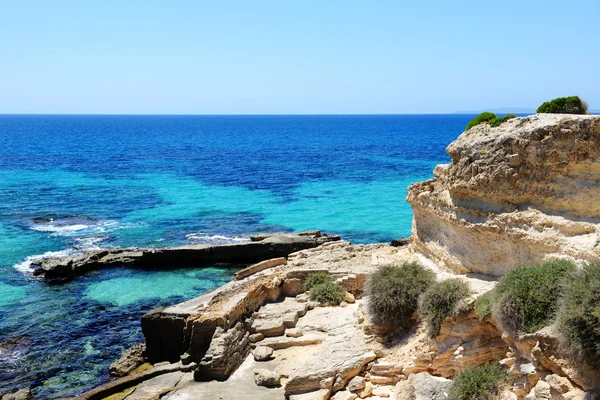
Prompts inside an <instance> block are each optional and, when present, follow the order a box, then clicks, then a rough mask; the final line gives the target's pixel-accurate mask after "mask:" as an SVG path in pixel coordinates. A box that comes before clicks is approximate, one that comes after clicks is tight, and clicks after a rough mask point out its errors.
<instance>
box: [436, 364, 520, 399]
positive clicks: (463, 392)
mask: <svg viewBox="0 0 600 400" xmlns="http://www.w3.org/2000/svg"><path fill="white" fill-rule="evenodd" d="M510 381H511V379H510V377H509V376H508V374H507V373H506V371H505V370H504V369H503V368H502V367H501V366H500V365H499V364H497V363H494V364H485V365H480V366H477V367H471V366H467V367H465V369H463V370H462V371H460V372H459V373H458V374H456V375H455V376H454V380H453V381H452V386H450V390H449V391H448V400H496V399H499V398H500V396H501V393H502V391H503V390H504V389H505V388H507V387H508V385H509V384H510Z"/></svg>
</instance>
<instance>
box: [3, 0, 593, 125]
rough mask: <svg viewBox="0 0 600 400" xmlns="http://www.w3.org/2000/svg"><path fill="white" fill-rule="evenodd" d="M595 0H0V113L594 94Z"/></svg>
mask: <svg viewBox="0 0 600 400" xmlns="http://www.w3.org/2000/svg"><path fill="white" fill-rule="evenodd" d="M599 20H600V1H598V0H579V1H577V2H566V1H564V0H561V1H555V0H544V1H541V0H520V1H512V0H506V1H501V2H500V1H491V0H489V1H481V0H478V1H461V0H456V1H447V0H443V1H441V0H440V1H432V0H429V1H427V0H421V1H414V0H412V1H402V0H395V1H377V0H370V1H364V0H363V1H353V0H344V1H338V0H326V1H323V0H320V1H313V0H303V1H286V0H277V1H270V0H264V1H261V0H256V1H227V0H223V1H214V0H213V1H200V0H197V1H185V0H179V1H153V0H144V1H136V0H128V1H111V0H104V1H80V0H79V1H61V0H53V1H28V0H13V1H4V0H0V113H48V114H54V113H59V114H388V113H392V114H404V113H407V114H410V113H447V112H453V111H457V110H482V109H487V108H500V107H528V108H536V107H537V106H538V105H539V104H541V103H542V102H544V101H546V100H549V99H552V98H555V97H560V96H569V95H579V96H580V97H582V98H583V99H585V100H586V101H587V102H588V103H589V104H590V107H591V108H595V109H600V51H599V50H600V23H598V21H599Z"/></svg>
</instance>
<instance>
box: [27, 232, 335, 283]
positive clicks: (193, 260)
mask: <svg viewBox="0 0 600 400" xmlns="http://www.w3.org/2000/svg"><path fill="white" fill-rule="evenodd" d="M259 239H260V240H259ZM338 240H340V237H339V236H337V235H332V236H328V235H325V234H322V233H321V232H320V231H307V232H299V233H278V234H272V235H261V236H258V237H254V236H253V237H252V241H249V242H243V243H235V244H224V245H204V244H199V245H190V246H179V247H165V248H115V249H101V250H90V251H87V252H86V253H84V254H79V255H73V256H65V257H49V258H45V259H42V260H40V261H37V264H36V266H37V267H38V268H37V269H36V270H35V271H34V274H35V275H36V276H42V277H43V278H44V279H45V280H46V281H49V282H64V281H68V280H71V279H73V278H74V277H76V276H79V275H82V274H85V273H86V272H88V271H91V270H94V269H99V268H106V267H117V266H123V265H131V266H136V267H152V268H157V267H159V268H161V267H162V268H171V267H173V266H179V267H181V266H195V267H197V266H199V265H211V264H215V263H220V264H233V265H241V264H251V263H257V262H259V261H263V260H269V259H274V258H275V259H277V260H274V261H271V262H270V263H269V262H266V263H264V264H260V265H258V266H253V269H251V270H249V271H246V272H245V274H246V275H245V276H248V275H251V274H252V273H255V272H258V271H260V270H261V268H262V269H264V268H269V267H272V266H274V265H278V264H281V257H287V256H288V254H290V253H294V252H297V251H300V250H305V249H311V248H313V247H318V246H320V245H322V244H323V243H327V242H331V241H338Z"/></svg>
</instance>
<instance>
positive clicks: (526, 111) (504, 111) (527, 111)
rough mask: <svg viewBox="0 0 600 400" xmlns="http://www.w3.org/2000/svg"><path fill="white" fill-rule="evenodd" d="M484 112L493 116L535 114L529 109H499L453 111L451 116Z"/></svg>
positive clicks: (533, 110)
mask: <svg viewBox="0 0 600 400" xmlns="http://www.w3.org/2000/svg"><path fill="white" fill-rule="evenodd" d="M485 111H489V112H492V113H495V114H508V113H513V114H535V108H531V107H500V108H490V109H486V110H471V111H453V112H452V114H481V113H482V112H485Z"/></svg>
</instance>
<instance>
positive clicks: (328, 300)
mask: <svg viewBox="0 0 600 400" xmlns="http://www.w3.org/2000/svg"><path fill="white" fill-rule="evenodd" d="M345 293H346V291H345V290H344V288H343V287H341V286H340V285H338V284H337V283H334V282H324V283H321V284H319V285H316V286H314V287H313V288H312V289H311V290H310V299H311V300H313V301H318V302H319V303H322V304H327V305H330V306H339V305H340V303H341V302H342V301H344V294H345Z"/></svg>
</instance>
